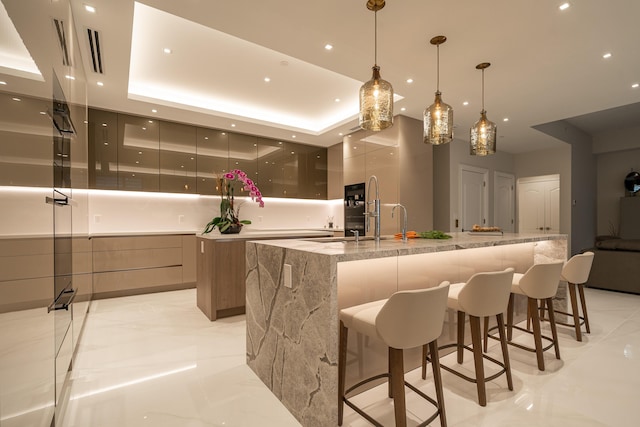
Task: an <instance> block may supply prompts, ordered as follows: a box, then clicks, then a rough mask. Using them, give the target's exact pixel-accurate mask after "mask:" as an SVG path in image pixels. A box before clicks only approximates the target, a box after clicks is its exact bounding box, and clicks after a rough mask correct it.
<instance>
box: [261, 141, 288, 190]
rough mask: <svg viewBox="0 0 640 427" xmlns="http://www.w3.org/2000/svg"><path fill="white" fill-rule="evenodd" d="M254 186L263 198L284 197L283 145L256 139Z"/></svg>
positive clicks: (278, 142) (279, 142) (280, 142)
mask: <svg viewBox="0 0 640 427" xmlns="http://www.w3.org/2000/svg"><path fill="white" fill-rule="evenodd" d="M257 168H258V176H257V179H256V184H257V186H258V188H259V189H260V192H261V193H262V195H263V196H266V197H284V194H283V191H284V143H283V142H282V141H276V140H273V139H266V138H258V163H257Z"/></svg>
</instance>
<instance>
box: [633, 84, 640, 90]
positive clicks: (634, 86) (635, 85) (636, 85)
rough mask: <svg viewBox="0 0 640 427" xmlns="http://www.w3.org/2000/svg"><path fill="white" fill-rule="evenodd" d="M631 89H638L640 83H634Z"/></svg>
mask: <svg viewBox="0 0 640 427" xmlns="http://www.w3.org/2000/svg"><path fill="white" fill-rule="evenodd" d="M631 87H632V88H634V89H636V88H638V87H640V83H634V84H632V85H631Z"/></svg>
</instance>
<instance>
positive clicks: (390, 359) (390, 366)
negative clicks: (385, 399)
mask: <svg viewBox="0 0 640 427" xmlns="http://www.w3.org/2000/svg"><path fill="white" fill-rule="evenodd" d="M391 350H392V348H391V347H389V350H388V352H387V368H388V369H387V372H388V373H389V382H388V383H387V388H388V394H389V398H393V356H392V354H391ZM402 392H403V393H404V390H403V391H402Z"/></svg>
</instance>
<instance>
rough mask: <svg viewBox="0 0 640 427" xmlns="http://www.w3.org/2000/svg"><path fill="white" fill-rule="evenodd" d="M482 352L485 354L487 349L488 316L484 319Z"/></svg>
mask: <svg viewBox="0 0 640 427" xmlns="http://www.w3.org/2000/svg"><path fill="white" fill-rule="evenodd" d="M483 338H484V347H483V348H484V352H485V353H486V352H487V348H488V347H489V316H485V317H484V334H483Z"/></svg>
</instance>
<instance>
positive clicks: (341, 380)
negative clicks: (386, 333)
mask: <svg viewBox="0 0 640 427" xmlns="http://www.w3.org/2000/svg"><path fill="white" fill-rule="evenodd" d="M348 333H349V330H348V329H347V328H346V327H345V326H344V323H342V321H340V343H339V349H338V425H339V426H341V425H342V417H343V414H344V386H345V375H346V369H347V336H348Z"/></svg>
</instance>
